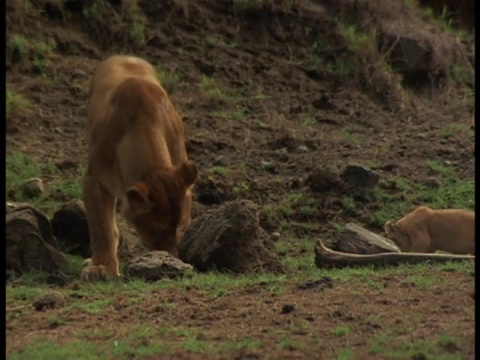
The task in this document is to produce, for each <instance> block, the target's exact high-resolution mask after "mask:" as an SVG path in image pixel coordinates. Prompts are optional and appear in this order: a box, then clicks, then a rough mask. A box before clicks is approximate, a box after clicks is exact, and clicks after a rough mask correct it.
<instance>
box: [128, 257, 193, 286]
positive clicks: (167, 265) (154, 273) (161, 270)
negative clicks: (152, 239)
mask: <svg viewBox="0 0 480 360" xmlns="http://www.w3.org/2000/svg"><path fill="white" fill-rule="evenodd" d="M191 270H193V266H192V265H190V264H186V263H184V262H183V261H181V260H180V259H177V258H175V257H173V256H172V255H170V254H169V253H168V252H166V251H149V252H147V253H146V254H144V255H141V256H137V257H136V258H135V259H133V260H132V261H131V262H129V263H128V264H127V266H126V268H125V274H126V275H127V276H132V277H139V278H142V279H145V280H148V281H156V280H161V279H165V278H170V279H171V278H177V277H181V276H184V275H185V274H186V273H187V272H189V271H191Z"/></svg>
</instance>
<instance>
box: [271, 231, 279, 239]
mask: <svg viewBox="0 0 480 360" xmlns="http://www.w3.org/2000/svg"><path fill="white" fill-rule="evenodd" d="M270 237H271V238H272V240H273V241H277V240H278V239H280V233H279V232H278V231H275V232H273V233H271V234H270Z"/></svg>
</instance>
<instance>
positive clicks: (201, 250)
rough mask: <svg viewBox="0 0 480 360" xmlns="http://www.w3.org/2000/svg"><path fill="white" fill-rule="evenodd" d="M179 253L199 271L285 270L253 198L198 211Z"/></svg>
mask: <svg viewBox="0 0 480 360" xmlns="http://www.w3.org/2000/svg"><path fill="white" fill-rule="evenodd" d="M179 255H180V259H182V260H183V261H184V262H186V263H189V264H192V265H193V266H194V267H195V268H196V269H197V270H199V271H207V270H212V269H216V270H219V271H229V272H233V273H245V272H249V271H258V270H264V271H270V272H275V273H284V272H285V270H284V268H283V266H282V264H281V263H280V261H279V260H278V258H277V256H276V253H275V249H274V245H273V242H272V240H271V239H270V237H269V236H268V235H267V234H266V233H265V231H264V230H263V229H262V228H260V226H259V220H258V208H257V205H256V204H255V203H253V202H252V201H250V200H235V201H230V202H226V203H224V204H222V205H220V206H218V207H215V208H213V209H209V210H207V211H205V212H204V213H203V214H198V215H197V216H196V218H195V220H193V221H192V223H191V225H190V227H189V228H188V229H187V231H186V232H185V236H184V239H183V241H182V242H181V243H180V245H179Z"/></svg>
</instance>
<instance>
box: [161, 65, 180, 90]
mask: <svg viewBox="0 0 480 360" xmlns="http://www.w3.org/2000/svg"><path fill="white" fill-rule="evenodd" d="M156 72H157V76H158V78H159V79H160V84H162V86H163V87H164V88H165V90H167V92H169V93H170V92H173V91H174V89H175V87H176V86H177V85H178V84H180V83H181V82H182V75H181V73H180V72H179V71H176V70H174V71H167V70H165V69H163V68H157V69H156Z"/></svg>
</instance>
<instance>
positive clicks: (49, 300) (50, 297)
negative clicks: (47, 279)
mask: <svg viewBox="0 0 480 360" xmlns="http://www.w3.org/2000/svg"><path fill="white" fill-rule="evenodd" d="M32 306H33V307H34V308H35V310H37V311H42V310H45V309H53V308H56V307H57V308H58V307H64V306H65V298H64V297H63V295H62V294H60V293H59V292H58V291H51V292H48V293H45V294H42V295H40V296H38V297H37V298H36V299H35V300H34V301H33V302H32Z"/></svg>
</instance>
